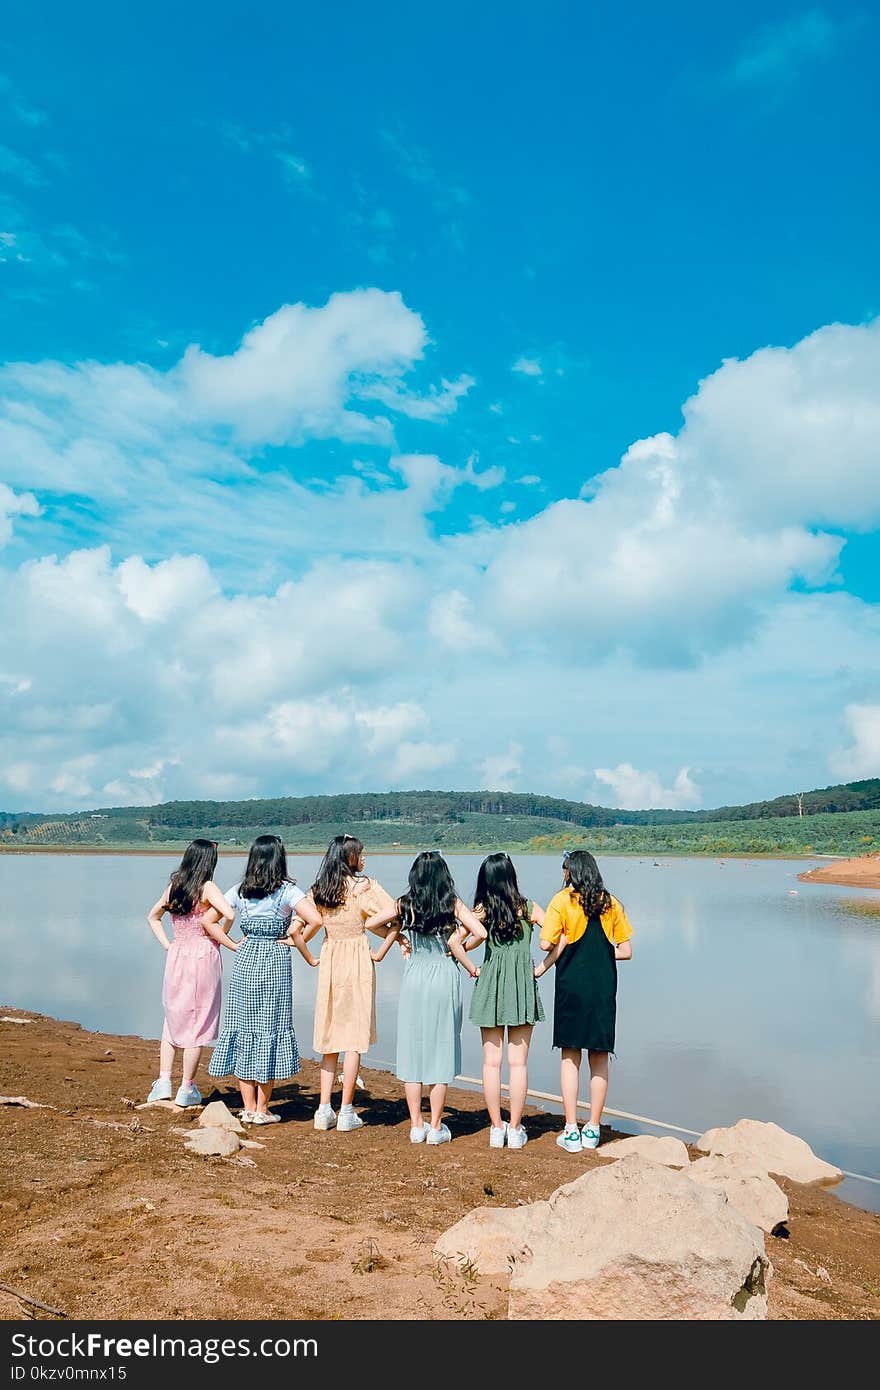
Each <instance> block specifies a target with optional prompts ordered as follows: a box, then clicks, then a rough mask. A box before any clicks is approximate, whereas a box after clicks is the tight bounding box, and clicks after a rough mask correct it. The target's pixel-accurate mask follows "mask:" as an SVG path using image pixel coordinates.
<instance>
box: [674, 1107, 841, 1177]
mask: <svg viewBox="0 0 880 1390" xmlns="http://www.w3.org/2000/svg"><path fill="white" fill-rule="evenodd" d="M695 1148H698V1149H701V1150H702V1151H703V1152H704V1153H710V1154H724V1155H725V1156H727V1157H729V1156H730V1155H733V1154H735V1155H737V1156H740V1157H743V1158H748V1159H751V1160H752V1161H753V1162H754V1163H756V1164H757V1166H758V1167H759V1168H763V1170H764V1172H765V1173H778V1174H779V1176H780V1177H783V1178H791V1180H792V1182H800V1183H821V1184H822V1185H823V1186H827V1185H830V1184H832V1183H838V1182H840V1180H841V1178H842V1177H843V1173H842V1172H841V1171H840V1169H839V1168H835V1167H834V1165H833V1164H831V1163H825V1162H824V1160H823V1159H821V1158H817V1157H816V1155H815V1154H814V1153H813V1150H812V1149H811V1148H810V1146H809V1144H807V1143H805V1142H804V1140H803V1139H799V1138H798V1137H797V1135H796V1134H789V1133H788V1131H787V1130H785V1129H781V1128H780V1127H779V1125H774V1124H765V1123H764V1122H763V1121H762V1120H737V1122H736V1124H735V1125H731V1126H730V1128H729V1129H707V1130H706V1133H705V1134H703V1135H701V1136H700V1138H699V1139H698V1140H697V1141H696V1144H695Z"/></svg>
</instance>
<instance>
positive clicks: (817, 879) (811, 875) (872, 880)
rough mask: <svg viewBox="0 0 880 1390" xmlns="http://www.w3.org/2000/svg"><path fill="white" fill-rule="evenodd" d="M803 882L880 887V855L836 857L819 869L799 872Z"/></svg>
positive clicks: (845, 886)
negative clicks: (851, 857) (848, 857)
mask: <svg viewBox="0 0 880 1390" xmlns="http://www.w3.org/2000/svg"><path fill="white" fill-rule="evenodd" d="M798 878H799V879H800V881H801V883H834V884H838V885H839V886H840V887H841V888H880V856H878V855H866V856H864V857H862V858H861V859H836V860H835V861H834V862H833V863H832V864H823V865H822V866H821V868H818V869H808V870H806V872H805V873H802V874H798Z"/></svg>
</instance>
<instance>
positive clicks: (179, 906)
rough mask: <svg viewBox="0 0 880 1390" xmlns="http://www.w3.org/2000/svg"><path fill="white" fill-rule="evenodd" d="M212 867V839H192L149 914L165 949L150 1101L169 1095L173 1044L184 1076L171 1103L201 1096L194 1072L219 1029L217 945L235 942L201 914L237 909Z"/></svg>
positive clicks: (184, 1103) (187, 1103)
mask: <svg viewBox="0 0 880 1390" xmlns="http://www.w3.org/2000/svg"><path fill="white" fill-rule="evenodd" d="M216 867H217V843H216V841H215V840H193V841H192V843H191V844H190V845H188V846H187V849H186V852H185V854H184V856H183V858H182V860H181V861H180V868H179V869H177V870H176V872H175V873H174V874H172V876H171V882H170V883H169V884H168V887H167V888H166V889H165V892H164V893H163V894H162V897H161V898H160V899H159V901H158V902H157V903H155V904H154V905H153V907H152V908H151V909H150V914H149V917H148V918H147V921H148V922H149V924H150V927H151V928H152V930H153V933H154V935H155V937H156V940H157V941H158V942H159V944H160V946H162V947H163V949H164V950H165V951H167V953H168V954H167V957H166V960H165V976H164V980H163V983H162V1004H163V1006H164V1009H165V1024H164V1027H163V1029H162V1042H161V1045H160V1048H159V1075H158V1077H157V1079H156V1080H155V1081H154V1082H153V1085H152V1089H151V1090H150V1094H149V1096H148V1097H147V1100H148V1101H155V1100H170V1099H171V1094H172V1085H171V1073H172V1070H173V1068H174V1054H175V1051H176V1049H177V1048H182V1049H183V1077H182V1080H181V1084H180V1088H179V1090H178V1092H177V1094H176V1096H175V1097H174V1103H175V1105H181V1106H191V1105H200V1104H201V1101H202V1097H201V1094H200V1092H199V1089H198V1087H197V1086H196V1084H195V1081H194V1077H195V1074H196V1071H197V1069H198V1065H199V1061H200V1059H201V1055H202V1048H203V1047H205V1046H207V1045H208V1044H211V1043H213V1042H215V1041H216V1038H217V1034H218V1032H219V1030H220V993H221V988H222V984H223V967H222V965H221V962H220V947H221V945H222V946H228V947H229V949H230V950H231V951H234V950H235V946H236V943H235V942H234V941H230V940H229V938H228V936H227V935H226V933H225V932H224V931H223V930H222V929H221V928H220V927H218V926H217V925H216V922H214V921H210V922H208V921H205V920H204V917H205V914H206V913H207V912H208V911H209V909H210V908H214V909H216V911H217V912H219V914H220V916H221V918H227V919H229V920H230V921H231V919H232V917H233V916H234V915H235V909H234V908H232V907H230V905H229V903H228V902H227V901H226V899H225V898H224V896H223V894H222V893H221V892H220V889H219V888H218V887H217V885H216V884H215V883H214V882H213V874H214V870H215V868H216ZM166 912H167V913H169V914H170V916H171V925H172V928H173V932H174V937H173V940H171V941H169V940H168V937H167V935H166V933H165V928H164V926H163V925H162V917H163V916H164V914H165V913H166Z"/></svg>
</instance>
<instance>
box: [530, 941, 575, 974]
mask: <svg viewBox="0 0 880 1390" xmlns="http://www.w3.org/2000/svg"><path fill="white" fill-rule="evenodd" d="M567 945H568V942H567V940H566V937H565V932H563V933H562V935H561V936H560V938H559V940H558V941H557V942H556V943H555V945H551V943H550V942H549V941H542V942H541V950H542V951H546V952H547V954H546V956H545V957H544V959H543V960H542V961H541V964H540V965H536V966H535V979H536V980H540V978H541V976H542V975H546V974H547V971H548V970H549V969H550V967H551V966H553V965H555V964H556V962H557V961H558V960H559V957H560V956H561V955H562V952H563V951H564V950H565V948H566V946H567Z"/></svg>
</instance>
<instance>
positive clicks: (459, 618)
mask: <svg viewBox="0 0 880 1390" xmlns="http://www.w3.org/2000/svg"><path fill="white" fill-rule="evenodd" d="M428 629H429V631H430V633H431V636H432V637H435V638H436V639H437V641H438V642H440V643H442V645H443V646H444V647H448V648H449V649H450V651H456V652H467V651H473V650H479V651H483V652H497V651H499V650H500V645H501V644H500V642H499V641H498V638H497V637H496V636H495V634H494V633H492V632H491V631H490V630H489V629H488V628H485V627H481V626H480V624H479V623H477V622H475V621H474V617H473V610H472V606H471V603H470V600H469V599H468V597H467V595H466V594H463V593H462V592H461V590H460V589H451V590H450V591H449V592H448V593H440V594H436V595H435V596H434V598H433V599H432V600H431V607H430V609H429V612H428Z"/></svg>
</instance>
